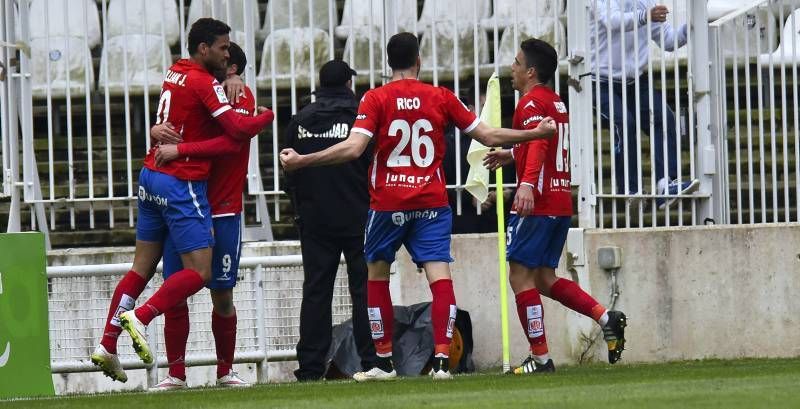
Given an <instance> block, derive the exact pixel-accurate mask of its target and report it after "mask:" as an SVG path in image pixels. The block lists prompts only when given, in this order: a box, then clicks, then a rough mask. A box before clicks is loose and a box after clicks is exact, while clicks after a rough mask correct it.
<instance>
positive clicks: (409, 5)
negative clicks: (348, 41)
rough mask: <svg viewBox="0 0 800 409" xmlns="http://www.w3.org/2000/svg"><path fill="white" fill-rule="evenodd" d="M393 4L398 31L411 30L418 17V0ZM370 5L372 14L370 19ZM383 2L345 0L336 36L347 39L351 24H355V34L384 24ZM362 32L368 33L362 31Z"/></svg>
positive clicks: (397, 1) (397, 0)
mask: <svg viewBox="0 0 800 409" xmlns="http://www.w3.org/2000/svg"><path fill="white" fill-rule="evenodd" d="M392 4H393V5H394V6H395V9H394V18H395V21H397V31H398V32H402V31H411V30H413V28H414V22H415V20H416V19H417V14H416V9H417V8H416V5H417V1H416V0H396V1H393V2H392ZM370 7H371V8H372V16H371V19H370ZM383 15H384V13H383V2H382V1H370V0H345V2H344V11H343V13H342V22H341V24H339V26H338V27H336V31H335V33H336V37H337V38H341V39H345V38H348V36H350V26H351V25H352V26H353V34H356V33H357V32H359V30H360V29H361V30H366V27H369V26H370V23H371V24H372V26H379V27H380V26H383ZM360 34H367V32H366V31H362V32H361V33H360Z"/></svg>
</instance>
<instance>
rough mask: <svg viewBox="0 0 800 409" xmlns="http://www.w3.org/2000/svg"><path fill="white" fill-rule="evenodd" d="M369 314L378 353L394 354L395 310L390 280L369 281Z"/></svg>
mask: <svg viewBox="0 0 800 409" xmlns="http://www.w3.org/2000/svg"><path fill="white" fill-rule="evenodd" d="M367 314H368V315H369V326H370V329H371V330H372V342H374V343H375V351H376V354H377V355H378V356H379V357H382V358H387V357H390V356H392V331H393V328H394V310H393V309H392V295H391V293H389V281H388V280H387V281H378V280H368V281H367Z"/></svg>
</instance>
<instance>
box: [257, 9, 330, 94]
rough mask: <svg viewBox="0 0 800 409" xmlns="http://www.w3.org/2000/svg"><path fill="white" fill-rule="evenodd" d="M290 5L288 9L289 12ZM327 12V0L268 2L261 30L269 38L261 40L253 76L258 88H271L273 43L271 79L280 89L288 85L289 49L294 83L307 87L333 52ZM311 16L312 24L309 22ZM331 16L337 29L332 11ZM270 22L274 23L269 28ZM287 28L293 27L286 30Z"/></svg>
mask: <svg viewBox="0 0 800 409" xmlns="http://www.w3.org/2000/svg"><path fill="white" fill-rule="evenodd" d="M309 3H310V5H311V8H309ZM290 6H291V10H289V7H290ZM330 11H331V10H329V8H328V0H311V1H309V0H271V1H270V2H269V3H268V4H267V14H266V17H264V26H263V31H264V32H265V33H267V34H268V35H267V38H266V39H265V40H264V48H263V51H262V54H261V55H262V57H261V68H260V69H259V72H258V76H257V77H256V79H257V81H258V86H259V87H271V86H272V81H271V75H272V74H273V73H272V54H273V51H272V43H273V42H274V43H275V72H274V76H275V80H276V81H277V85H278V86H279V87H287V86H289V85H290V80H291V77H292V70H291V56H292V52H291V51H292V49H294V73H295V75H294V80H295V84H297V86H309V85H310V84H311V81H314V80H315V79H316V77H317V73H316V71H318V70H319V68H320V67H321V66H322V64H324V63H325V62H326V61H328V60H330V59H331V55H332V52H333V50H331V37H330V27H331V21H330V18H331V14H330ZM270 16H272V17H270ZM290 16H291V19H290V18H289V17H290ZM312 16H313V22H312V21H311V20H312V19H311V17H312ZM332 17H333V26H334V27H336V25H337V18H336V15H335V11H334V14H333V16H332ZM270 19H272V20H273V21H272V24H273V25H272V26H271V25H270ZM310 22H311V24H310V26H309V23H310ZM290 26H292V27H293V28H289V27H290ZM312 45H313V49H314V56H313V61H314V67H313V70H312V67H311V61H312V57H311V56H310V53H311V48H312ZM312 71H313V72H312Z"/></svg>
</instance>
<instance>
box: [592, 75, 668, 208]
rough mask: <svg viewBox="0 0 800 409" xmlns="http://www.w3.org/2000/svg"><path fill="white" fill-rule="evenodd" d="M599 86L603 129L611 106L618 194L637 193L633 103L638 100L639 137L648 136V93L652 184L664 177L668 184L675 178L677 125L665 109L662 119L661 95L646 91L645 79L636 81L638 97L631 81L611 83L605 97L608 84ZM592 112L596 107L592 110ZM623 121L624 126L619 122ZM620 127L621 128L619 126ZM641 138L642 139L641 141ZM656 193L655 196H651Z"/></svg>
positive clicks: (647, 172) (605, 81)
mask: <svg viewBox="0 0 800 409" xmlns="http://www.w3.org/2000/svg"><path fill="white" fill-rule="evenodd" d="M599 82H600V98H599V103H600V115H601V117H602V123H603V124H604V126H608V123H609V118H611V106H612V104H613V107H614V112H613V114H614V115H613V121H614V156H615V159H616V164H615V169H614V170H615V175H614V177H615V179H616V182H617V193H618V194H629V193H637V192H639V191H640V189H639V183H638V182H639V180H638V168H639V161H638V158H637V154H638V152H639V146H638V144H637V140H636V139H637V138H636V137H637V129H636V108H637V105H636V100H637V98H638V99H639V118H640V129H641V131H642V134H649V133H650V92H651V91H652V93H653V118H654V120H653V129H654V132H653V135H652V137H653V143H654V145H655V157H654V158H652V160H653V163H654V165H655V175H656V182H657V181H659V180H661V179H662V178H664V177H665V176H667V177H668V178H669V179H668V180H673V179H675V178H677V177H678V150H677V141H678V138H679V135H678V134H677V133H676V131H675V129H676V126H677V121H676V120H675V113H674V112H672V109H671V108H670V107H669V106H667V107H666V112H667V114H666V117H664V115H663V108H664V104H663V102H662V93H661V90H658V89H652V90H651V89H650V88H649V87H648V77H647V75H642V76H641V77H639V94H638V95H637V94H636V87H635V86H634V82H633V80H629V81H628V82H627V83H623V82H620V81H612V82H611V84H612V87H611V93H609V81H608V79H606V78H601V79H600V80H599ZM623 94H624V95H625V98H626V103H627V109H624V107H623V106H622V96H623ZM595 108H596V107H595ZM623 118H627V120H625V121H627V122H624V121H623ZM623 125H624V126H623ZM623 129H627V139H628V143H627V146H625V139H624V137H623ZM643 138H644V137H643ZM664 141H666V145H667V158H666V159H665V157H664ZM626 156H627V160H628V191H627V192H625V158H626ZM665 160H666V161H667V172H668V174H667V175H664V161H665ZM648 175H650V169H642V177H645V176H648ZM653 193H658V192H653Z"/></svg>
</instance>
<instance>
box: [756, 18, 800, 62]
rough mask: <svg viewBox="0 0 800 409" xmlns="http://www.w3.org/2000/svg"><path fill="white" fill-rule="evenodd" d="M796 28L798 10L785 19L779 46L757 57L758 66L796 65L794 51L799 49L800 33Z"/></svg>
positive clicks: (798, 26)
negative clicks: (771, 64)
mask: <svg viewBox="0 0 800 409" xmlns="http://www.w3.org/2000/svg"><path fill="white" fill-rule="evenodd" d="M798 28H800V10H795V11H793V12H792V13H791V14H790V15H788V16H787V17H786V22H785V23H784V24H783V33H782V35H781V41H780V45H779V46H778V48H777V49H776V50H775V51H772V52H771V53H769V52H768V53H765V54H761V55H760V56H759V57H758V62H759V64H762V65H765V64H766V65H769V63H770V61H771V62H772V63H773V64H792V65H796V64H797V63H798V62H799V61H798V60H797V58H796V57H795V54H796V53H795V50H797V49H800V32H798V31H797V30H798Z"/></svg>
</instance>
